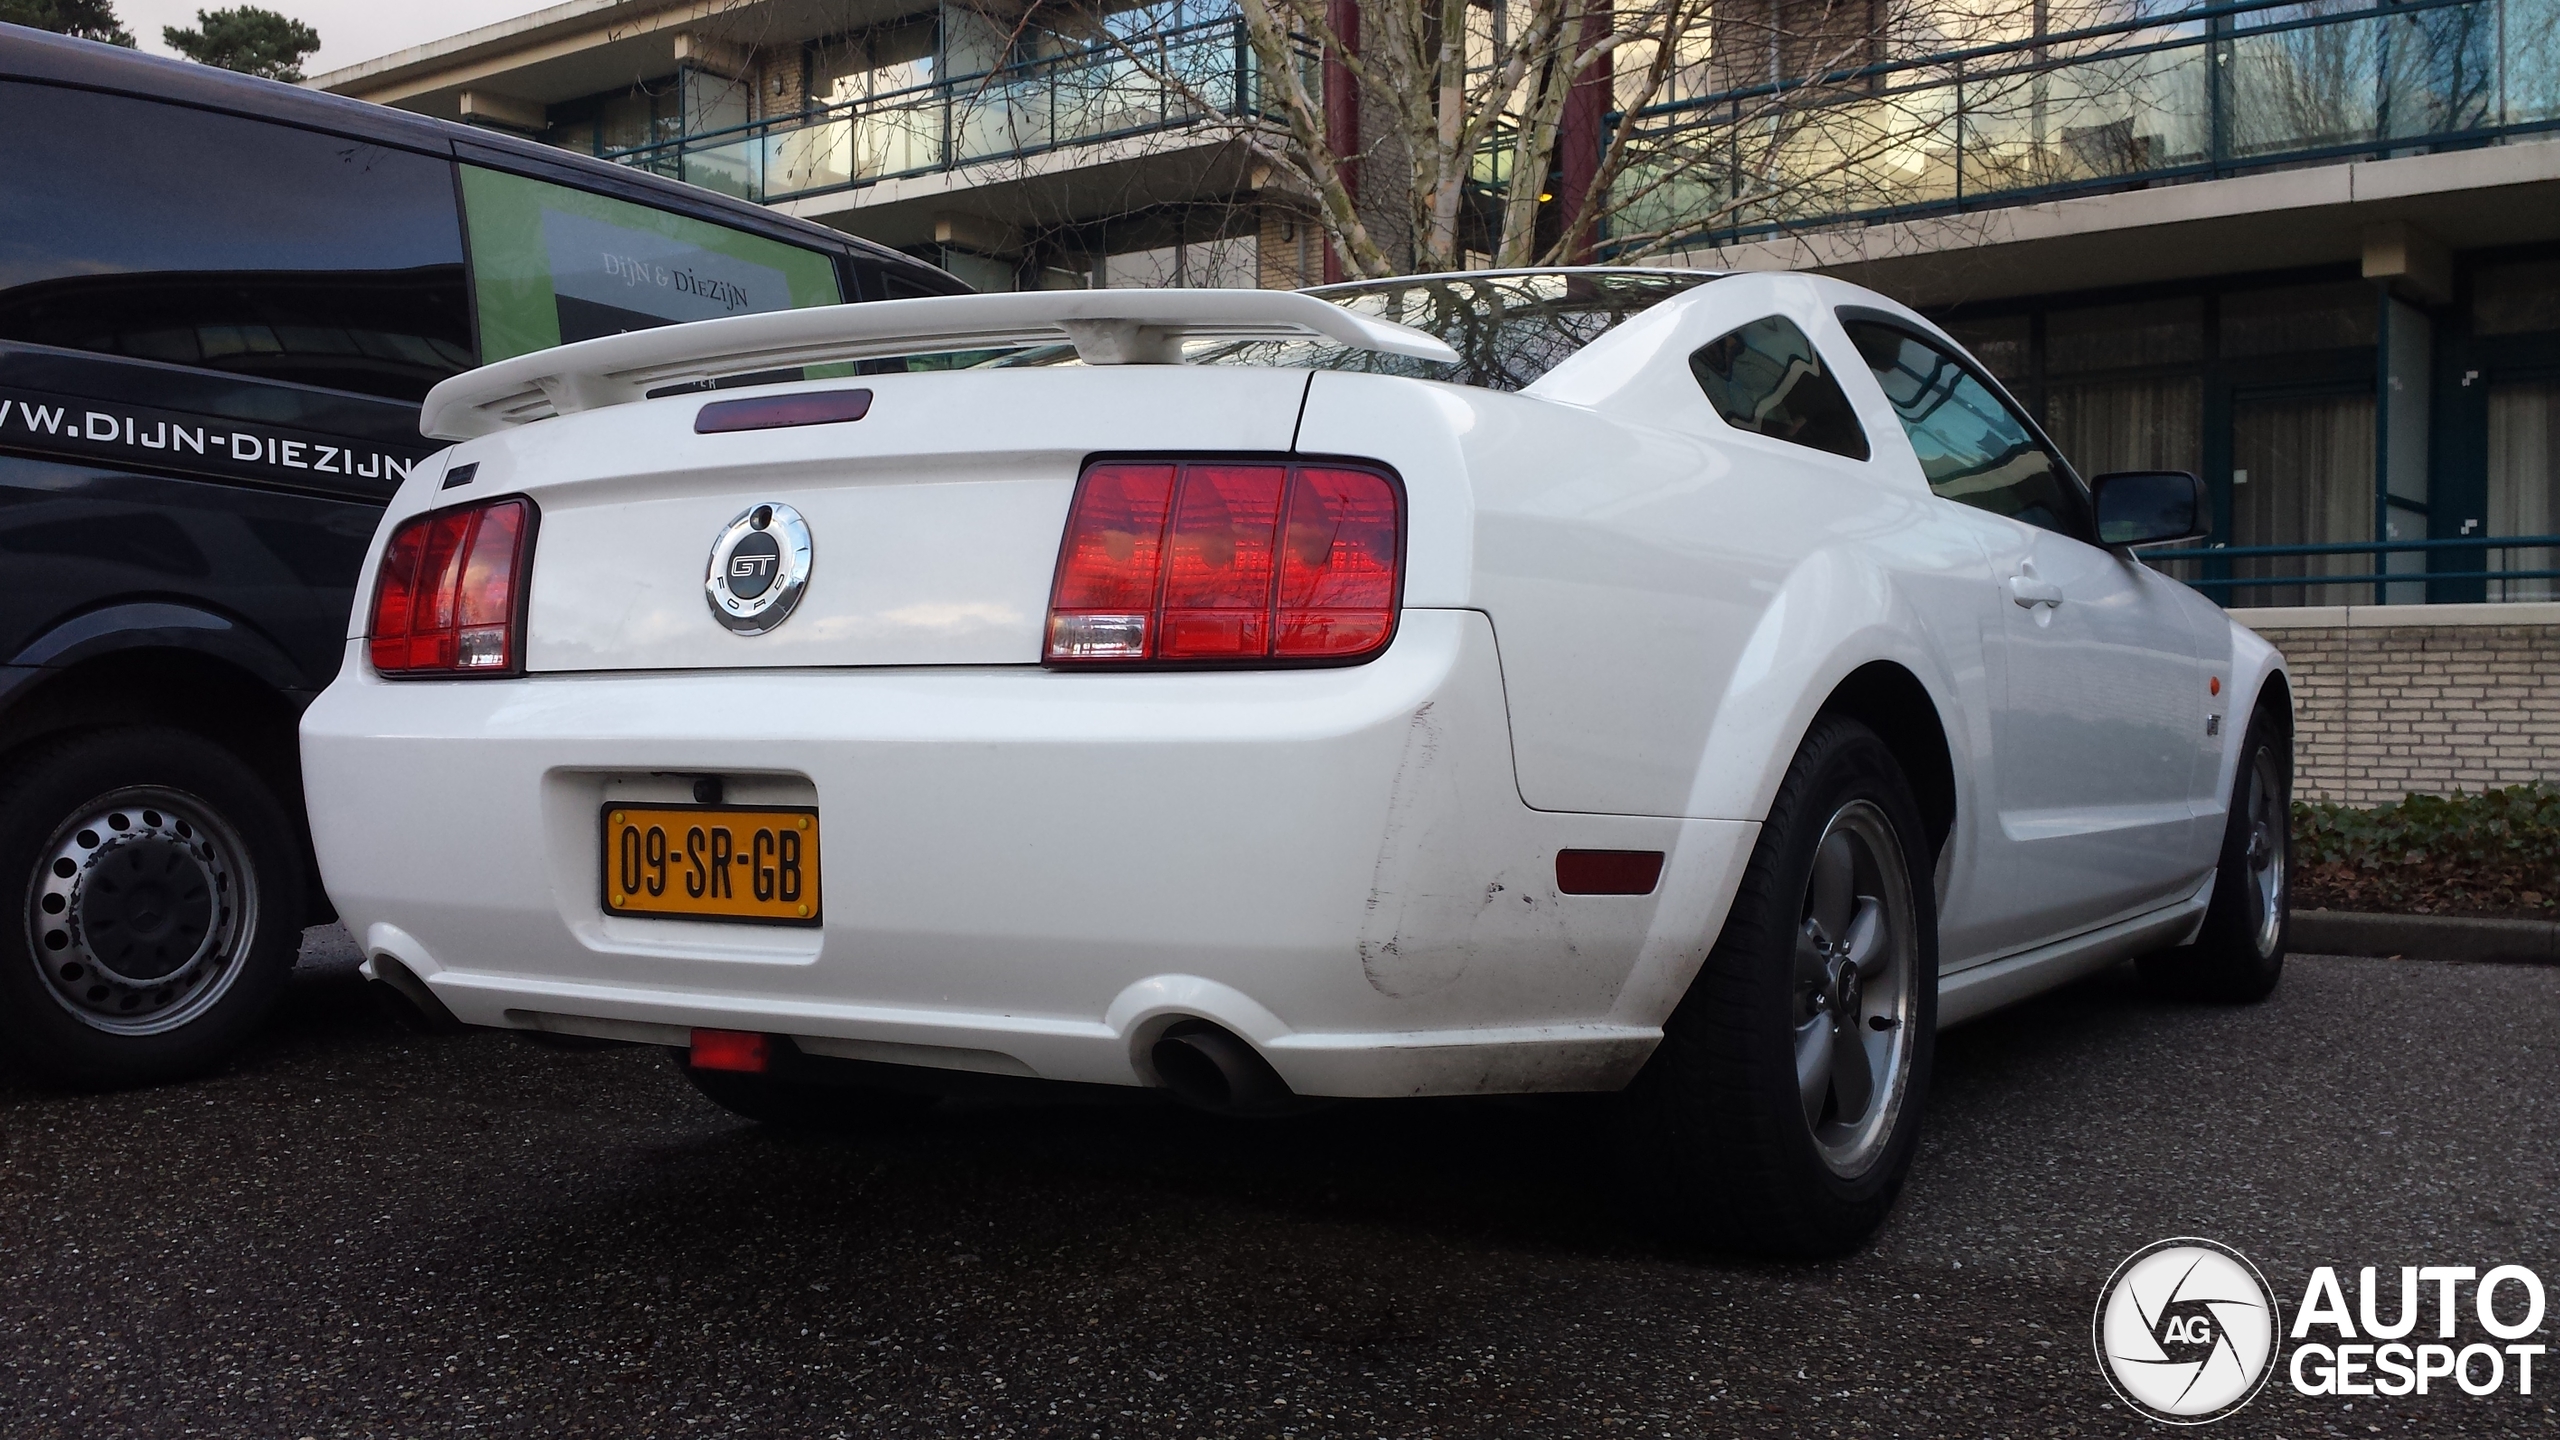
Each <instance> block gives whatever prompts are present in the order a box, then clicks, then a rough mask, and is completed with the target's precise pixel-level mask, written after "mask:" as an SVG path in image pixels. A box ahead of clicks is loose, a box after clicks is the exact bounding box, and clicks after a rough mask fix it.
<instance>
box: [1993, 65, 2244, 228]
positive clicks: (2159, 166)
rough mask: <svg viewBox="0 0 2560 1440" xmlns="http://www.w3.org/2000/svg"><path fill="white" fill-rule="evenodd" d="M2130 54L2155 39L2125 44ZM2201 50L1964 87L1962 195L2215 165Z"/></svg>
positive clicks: (2022, 75) (2020, 75)
mask: <svg viewBox="0 0 2560 1440" xmlns="http://www.w3.org/2000/svg"><path fill="white" fill-rule="evenodd" d="M2127 38H2128V42H2129V43H2128V46H2127V48H2130V47H2131V45H2132V44H2141V43H2147V42H2150V41H2152V40H2154V39H2157V38H2162V37H2156V36H2153V35H2151V34H2148V33H2144V34H2138V35H2136V36H2132V37H2127ZM2202 60H2203V54H2202V47H2201V45H2200V44H2187V45H2178V46H2176V47H2175V48H2171V49H2166V50H2152V51H2149V52H2147V53H2138V54H2129V55H2095V56H2091V57H2089V58H2085V59H2080V60H2075V61H2072V62H2070V63H2068V64H2064V65H2059V66H2056V67H2054V68H2053V69H2050V70H2044V71H2030V72H2025V73H2017V74H2010V75H2003V76H1997V77H1993V78H1990V79H1985V80H1968V81H1966V82H1965V86H1964V112H1965V113H1964V142H1965V143H1964V192H1965V194H1966V195H1968V196H1973V195H1990V194H1997V193H2000V192H2002V191H2008V190H2035V189H2042V188H2045V187H2048V186H2055V185H2077V184H2087V183H2093V182H2102V181H2107V180H2123V179H2138V178H2140V177H2142V176H2144V175H2148V174H2152V173H2156V172H2159V171H2165V170H2175V169H2179V168H2181V167H2185V166H2193V165H2199V164H2203V163H2206V162H2207V161H2209V160H2210V159H2211V158H2212V146H2213V97H2212V94H2211V92H2210V91H2209V90H2208V89H2207V86H2206V80H2205V67H2204V66H2203V64H2202V63H2201V62H2202Z"/></svg>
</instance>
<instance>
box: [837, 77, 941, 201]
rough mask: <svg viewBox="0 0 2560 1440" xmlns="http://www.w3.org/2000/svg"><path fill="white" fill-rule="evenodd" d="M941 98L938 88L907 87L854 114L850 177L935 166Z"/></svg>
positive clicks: (918, 170)
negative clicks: (888, 99)
mask: <svg viewBox="0 0 2560 1440" xmlns="http://www.w3.org/2000/svg"><path fill="white" fill-rule="evenodd" d="M942 112H943V102H942V98H941V93H940V92H939V91H930V90H928V91H912V90H911V91H907V92H905V96H904V98H898V97H892V99H891V100H890V101H889V102H887V103H882V104H876V105H874V106H872V107H871V108H870V109H867V110H864V111H862V112H860V113H859V114H857V115H855V116H854V117H853V119H852V120H851V121H850V122H849V123H850V125H851V126H852V131H853V167H854V169H853V178H854V179H856V180H882V179H887V178H888V177H890V176H893V175H915V174H920V173H922V172H924V171H928V170H939V169H941V168H942V165H943V151H942Z"/></svg>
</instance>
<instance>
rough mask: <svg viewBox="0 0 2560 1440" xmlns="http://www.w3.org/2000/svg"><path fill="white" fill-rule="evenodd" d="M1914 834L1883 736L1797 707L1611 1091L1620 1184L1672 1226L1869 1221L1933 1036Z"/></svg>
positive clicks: (1793, 1243) (1857, 1225)
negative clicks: (1732, 853)
mask: <svg viewBox="0 0 2560 1440" xmlns="http://www.w3.org/2000/svg"><path fill="white" fill-rule="evenodd" d="M1932 846H1933V836H1932V833H1931V831H1930V830H1929V828H1928V825H1927V823H1926V822H1925V821H1924V820H1923V819H1922V818H1921V811H1920V806H1919V802H1918V800H1917V798H1916V797H1915V796H1914V794H1913V791H1912V786H1911V783H1910V781H1909V779H1908V778H1907V777H1906V775H1905V774H1904V771H1903V768H1902V766H1901V764H1900V762H1899V761H1898V760H1897V759H1896V758H1895V756H1894V753H1893V751H1892V749H1891V748H1890V747H1889V746H1887V745H1886V744H1885V743H1884V741H1883V740H1881V739H1880V738H1878V737H1877V735H1876V733H1875V732H1874V731H1872V730H1870V729H1868V728H1867V727H1866V726H1865V725H1863V724H1860V723H1859V722H1858V721H1856V720H1853V719H1849V718H1847V717H1845V716H1839V715H1825V716H1823V717H1822V718H1820V719H1819V720H1817V721H1816V722H1815V723H1814V725H1813V727H1812V729H1811V731H1810V732H1808V733H1807V735H1806V736H1805V740H1804V743H1803V745H1802V746H1801V747H1800V748H1799V749H1798V750H1797V752H1796V756H1795V759H1794V761H1793V763H1792V764H1791V765H1790V766H1789V767H1788V770H1787V775H1786V778H1785V779H1784V780H1783V781H1782V782H1781V783H1780V785H1779V787H1778V795H1777V799H1776V800H1775V801H1774V802H1773V803H1772V804H1771V806H1770V809H1769V818H1768V820H1767V821H1766V823H1764V824H1763V825H1762V826H1761V829H1760V835H1759V839H1758V841H1757V843H1756V844H1754V846H1753V847H1752V852H1751V861H1750V864H1749V866H1748V867H1747V868H1746V869H1745V870H1744V872H1743V879H1742V885H1741V888H1740V890H1739V892H1738V893H1737V894H1736V895H1735V897H1734V902H1733V908H1732V910H1731V912H1730V913H1729V914H1728V915H1727V917H1726V919H1725V924H1724V930H1723V932H1722V933H1721V934H1720V935H1718V936H1717V937H1716V942H1715V945H1714V948H1713V949H1712V950H1710V951H1709V952H1708V954H1707V957H1706V961H1705V963H1704V964H1703V965H1702V966H1701V967H1700V968H1699V971H1698V975H1697V978H1696V979H1695V980H1693V981H1692V982H1691V983H1690V986H1689V992H1688V994H1687V995H1686V996H1685V997H1684V998H1683V999H1682V1000H1681V1002H1680V1005H1679V1007H1678V1008H1677V1009H1676V1010H1675V1011H1673V1013H1672V1016H1671V1019H1670V1020H1669V1022H1668V1023H1666V1024H1665V1025H1664V1026H1663V1038H1662V1044H1661V1046H1660V1047H1659V1048H1657V1049H1656V1050H1655V1051H1654V1054H1653V1058H1652V1060H1651V1061H1649V1062H1648V1063H1647V1065H1646V1067H1645V1070H1644V1073H1643V1074H1642V1075H1641V1076H1639V1077H1638V1078H1637V1080H1636V1083H1635V1085H1634V1086H1633V1087H1631V1088H1630V1090H1629V1092H1628V1094H1627V1095H1626V1096H1625V1103H1624V1115H1625V1119H1626V1122H1627V1123H1626V1125H1625V1129H1624V1141H1625V1150H1626V1155H1627V1159H1628V1163H1629V1167H1630V1178H1631V1179H1632V1180H1633V1181H1634V1182H1635V1183H1636V1185H1637V1187H1638V1189H1639V1191H1640V1192H1641V1193H1642V1194H1643V1195H1644V1196H1645V1197H1646V1198H1648V1199H1649V1200H1650V1201H1651V1202H1652V1204H1653V1207H1654V1208H1655V1210H1656V1211H1657V1213H1658V1215H1659V1218H1660V1219H1661V1221H1662V1223H1663V1225H1664V1227H1665V1228H1666V1229H1667V1230H1668V1231H1669V1232H1670V1233H1671V1234H1673V1235H1674V1236H1675V1237H1680V1238H1686V1239H1690V1240H1693V1241H1695V1242H1697V1243H1700V1244H1704V1245H1710V1246H1715V1247H1719V1248H1729V1249H1742V1250H1751V1251H1757V1252H1761V1253H1769V1254H1782V1255H1832V1254H1838V1253H1840V1252H1842V1251H1845V1250H1849V1249H1853V1248H1855V1247H1856V1246H1857V1245H1859V1244H1860V1243H1862V1242H1863V1241H1864V1240H1865V1239H1866V1238H1867V1236H1868V1235H1870V1234H1872V1233H1873V1232H1874V1230H1875V1228H1876V1226H1878V1225H1880V1224H1882V1223H1883V1221H1884V1217H1885V1214H1886V1212H1887V1211H1888V1210H1890V1209H1891V1208H1892V1205H1893V1198H1894V1196H1895V1195H1896V1194H1897V1193H1898V1192H1899V1191H1900V1189H1901V1186H1902V1180H1903V1176H1904V1175H1905V1174H1906V1173H1908V1172H1909V1170H1910V1166H1911V1157H1912V1154H1913V1152H1914V1150H1915V1149H1916V1148H1917V1146H1918V1143H1919V1133H1920V1117H1921V1112H1922V1110H1923V1109H1924V1102H1925V1099H1926V1096H1927V1094H1928V1082H1929V1068H1930V1062H1931V1058H1932V1056H1933V1055H1934V1053H1935V1050H1936V1033H1937V973H1938V946H1937V910H1936V905H1935V896H1934V894H1933V892H1932V890H1931V888H1930V879H1929V875H1930V860H1931V855H1932Z"/></svg>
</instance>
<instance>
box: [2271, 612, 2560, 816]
mask: <svg viewBox="0 0 2560 1440" xmlns="http://www.w3.org/2000/svg"><path fill="white" fill-rule="evenodd" d="M2232 614H2233V615H2234V616H2235V617H2236V618H2238V619H2239V620H2240V621H2241V622H2242V623H2243V624H2246V625H2248V626H2249V627H2250V628H2251V629H2253V630H2256V631H2257V632H2258V633H2259V634H2261V635H2264V636H2266V637H2267V639H2268V640H2269V641H2271V642H2273V643H2274V644H2275V645H2276V646H2277V648H2279V649H2281V650H2283V651H2284V653H2285V658H2286V659H2287V660H2289V661H2290V662H2292V673H2293V687H2294V717H2295V724H2296V727H2297V732H2296V736H2295V745H2294V765H2295V779H2294V793H2295V794H2296V795H2298V796H2300V797H2301V798H2303V799H2306V800H2344V801H2348V802H2350V803H2353V804H2358V805H2374V804H2383V803H2387V802H2389V801H2393V800H2397V799H2399V798H2400V797H2402V796H2403V795H2407V794H2409V793H2411V792H2412V791H2418V792H2426V793H2432V794H2439V795H2442V794H2449V793H2451V792H2452V791H2454V790H2456V789H2462V790H2482V789H2488V788H2492V787H2495V786H2500V785H2518V784H2522V783H2524V782H2526V781H2528V780H2553V781H2560V604H2517V605H2325V606H2306V607H2302V608H2298V609H2257V610H2235V611H2233V612H2232Z"/></svg>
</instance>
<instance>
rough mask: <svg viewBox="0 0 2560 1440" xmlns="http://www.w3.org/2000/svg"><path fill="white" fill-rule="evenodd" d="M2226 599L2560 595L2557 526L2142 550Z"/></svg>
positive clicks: (2319, 601) (2285, 601) (2383, 601)
mask: <svg viewBox="0 0 2560 1440" xmlns="http://www.w3.org/2000/svg"><path fill="white" fill-rule="evenodd" d="M2142 556H2143V559H2144V560H2146V561H2148V562H2150V563H2151V564H2153V565H2154V566H2156V567H2158V568H2159V569H2160V570H2161V571H2162V572H2163V573H2166V574H2168V575H2171V576H2174V577H2175V578H2177V579H2180V580H2183V581H2185V582H2186V583H2188V584H2189V585H2192V586H2194V587H2195V588H2197V589H2198V590H2201V591H2203V592H2204V593H2206V594H2207V595H2210V596H2212V597H2213V598H2214V599H2216V600H2218V601H2220V602H2222V603H2223V604H2224V605H2350V604H2354V605H2362V604H2375V605H2394V604H2396V605H2416V604H2450V603H2459V602H2464V601H2483V600H2560V535H2466V536H2463V537H2461V538H2459V539H2450V538H2449V539H2443V540H2384V541H2373V540H2363V541H2347V542H2338V543H2334V544H2325V545H2215V546H2211V547H2208V548H2204V549H2194V550H2145V551H2143V552H2142Z"/></svg>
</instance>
